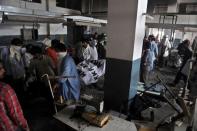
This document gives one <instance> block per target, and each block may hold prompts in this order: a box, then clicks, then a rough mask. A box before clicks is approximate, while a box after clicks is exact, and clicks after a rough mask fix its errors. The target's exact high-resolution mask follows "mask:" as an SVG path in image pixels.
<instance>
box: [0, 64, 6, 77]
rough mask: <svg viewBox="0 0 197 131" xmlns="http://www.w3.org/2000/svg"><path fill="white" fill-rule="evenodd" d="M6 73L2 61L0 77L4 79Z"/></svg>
mask: <svg viewBox="0 0 197 131" xmlns="http://www.w3.org/2000/svg"><path fill="white" fill-rule="evenodd" d="M4 75H5V69H4V67H3V63H2V61H0V79H3V77H4Z"/></svg>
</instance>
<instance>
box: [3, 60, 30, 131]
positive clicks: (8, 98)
mask: <svg viewBox="0 0 197 131" xmlns="http://www.w3.org/2000/svg"><path fill="white" fill-rule="evenodd" d="M4 74H5V69H4V68H3V64H2V62H0V79H2V78H3V77H4ZM21 130H24V131H29V128H28V125H27V121H26V119H25V118H24V116H23V111H22V109H21V106H20V104H19V102H18V99H17V96H16V94H15V92H14V90H13V89H12V88H11V87H10V85H8V84H6V83H3V82H0V131H21Z"/></svg>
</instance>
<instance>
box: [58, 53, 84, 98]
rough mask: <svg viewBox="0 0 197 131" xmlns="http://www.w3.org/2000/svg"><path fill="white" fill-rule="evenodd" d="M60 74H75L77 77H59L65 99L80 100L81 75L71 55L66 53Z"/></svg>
mask: <svg viewBox="0 0 197 131" xmlns="http://www.w3.org/2000/svg"><path fill="white" fill-rule="evenodd" d="M60 76H75V78H61V79H59V83H60V89H61V95H62V96H63V97H64V99H65V100H79V95H80V80H79V75H78V72H77V68H76V65H75V63H74V60H73V59H72V57H71V56H69V55H66V56H65V57H64V58H63V60H62V62H61V65H60Z"/></svg>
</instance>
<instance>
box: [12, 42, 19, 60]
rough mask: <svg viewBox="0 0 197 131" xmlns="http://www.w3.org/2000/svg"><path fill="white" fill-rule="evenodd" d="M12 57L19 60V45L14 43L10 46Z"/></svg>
mask: <svg viewBox="0 0 197 131" xmlns="http://www.w3.org/2000/svg"><path fill="white" fill-rule="evenodd" d="M14 57H15V58H16V60H18V61H20V60H21V47H20V46H15V45H11V46H10V58H14Z"/></svg>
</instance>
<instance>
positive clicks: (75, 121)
mask: <svg viewBox="0 0 197 131" xmlns="http://www.w3.org/2000/svg"><path fill="white" fill-rule="evenodd" d="M74 108H75V106H70V107H66V108H64V109H63V110H61V111H60V112H57V113H56V114H55V115H54V118H55V119H57V120H59V121H60V122H62V123H64V124H65V125H67V126H69V127H70V128H72V129H74V130H76V131H137V129H136V126H135V124H134V123H133V122H129V121H126V120H124V119H121V118H119V117H116V116H114V115H111V118H112V119H111V120H109V122H108V123H107V124H106V125H105V126H104V127H102V128H100V127H96V126H94V125H90V124H89V123H88V122H86V121H85V120H83V119H80V118H72V119H71V116H72V114H73V111H74Z"/></svg>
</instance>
